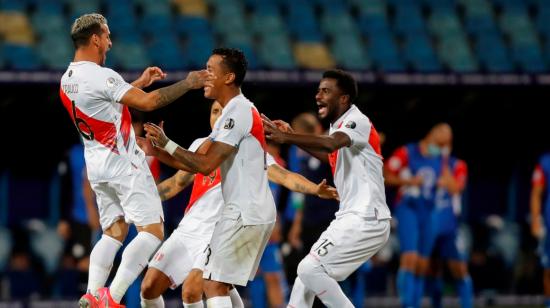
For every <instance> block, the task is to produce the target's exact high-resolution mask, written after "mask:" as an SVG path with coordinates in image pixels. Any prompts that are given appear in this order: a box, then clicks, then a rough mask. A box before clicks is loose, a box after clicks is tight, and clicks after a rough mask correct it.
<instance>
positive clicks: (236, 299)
mask: <svg viewBox="0 0 550 308" xmlns="http://www.w3.org/2000/svg"><path fill="white" fill-rule="evenodd" d="M229 298H231V305H232V306H233V308H244V303H243V299H242V298H241V296H240V295H239V291H237V288H235V287H233V289H231V290H229Z"/></svg>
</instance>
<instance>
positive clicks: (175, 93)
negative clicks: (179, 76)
mask: <svg viewBox="0 0 550 308" xmlns="http://www.w3.org/2000/svg"><path fill="white" fill-rule="evenodd" d="M189 89H190V87H189V83H188V82H187V81H186V80H181V81H178V82H176V83H174V84H173V85H169V86H167V87H164V88H160V89H158V90H157V91H158V94H159V95H158V98H157V101H156V105H157V108H160V107H164V106H166V105H168V104H170V103H171V102H173V101H175V100H176V99H177V98H178V97H180V96H182V95H183V94H185V93H186V92H187V91H189Z"/></svg>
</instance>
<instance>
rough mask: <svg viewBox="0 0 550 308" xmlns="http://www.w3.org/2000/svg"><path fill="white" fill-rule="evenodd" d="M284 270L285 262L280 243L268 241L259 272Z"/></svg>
mask: <svg viewBox="0 0 550 308" xmlns="http://www.w3.org/2000/svg"><path fill="white" fill-rule="evenodd" d="M282 271H283V263H282V257H281V251H280V249H279V243H268V244H267V246H266V247H265V251H264V254H263V255H262V258H261V259H260V266H259V268H258V273H260V272H261V273H279V272H282Z"/></svg>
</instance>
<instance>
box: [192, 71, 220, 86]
mask: <svg viewBox="0 0 550 308" xmlns="http://www.w3.org/2000/svg"><path fill="white" fill-rule="evenodd" d="M213 79H215V77H214V75H213V74H212V73H210V72H208V71H207V70H201V71H191V72H189V74H188V75H187V77H186V78H185V81H186V82H187V84H188V85H189V87H190V88H191V89H200V88H203V87H204V86H205V85H206V84H208V83H209V82H212V80H213Z"/></svg>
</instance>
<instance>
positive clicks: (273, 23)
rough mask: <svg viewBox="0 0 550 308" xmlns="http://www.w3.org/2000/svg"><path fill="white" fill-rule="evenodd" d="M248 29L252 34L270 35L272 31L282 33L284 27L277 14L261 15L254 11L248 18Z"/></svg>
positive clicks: (284, 29)
mask: <svg viewBox="0 0 550 308" xmlns="http://www.w3.org/2000/svg"><path fill="white" fill-rule="evenodd" d="M250 29H251V30H252V33H254V34H260V35H270V34H273V33H284V32H285V31H286V27H285V25H284V24H283V20H282V19H281V17H280V16H278V15H262V14H260V13H255V14H253V15H252V16H251V18H250Z"/></svg>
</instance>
